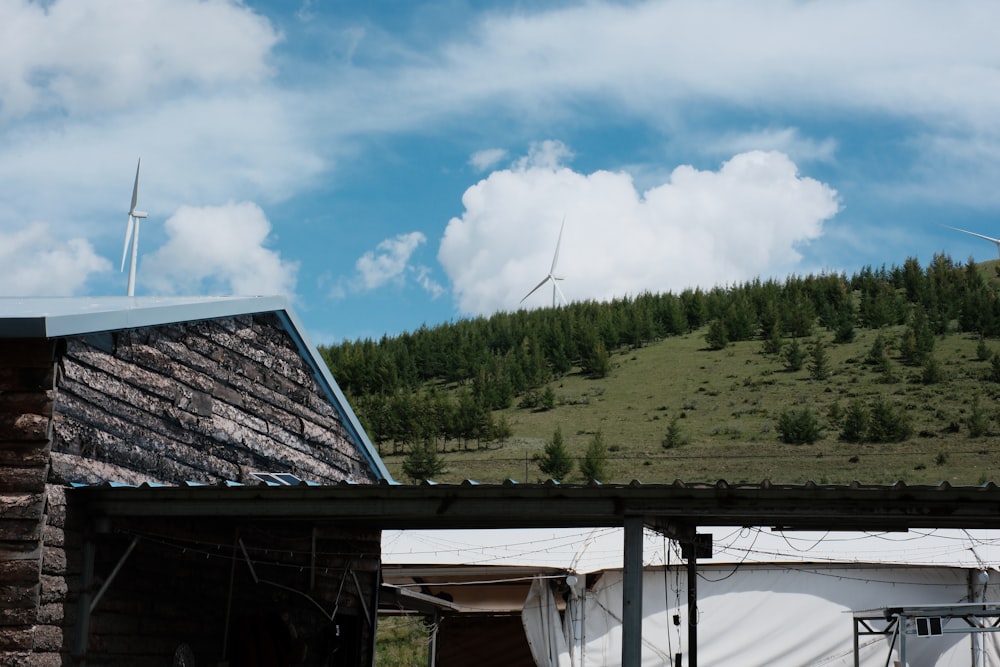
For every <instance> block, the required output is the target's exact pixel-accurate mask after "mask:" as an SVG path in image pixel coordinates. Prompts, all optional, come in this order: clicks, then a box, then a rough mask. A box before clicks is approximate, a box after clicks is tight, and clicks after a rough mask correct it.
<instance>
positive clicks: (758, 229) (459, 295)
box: [438, 151, 838, 314]
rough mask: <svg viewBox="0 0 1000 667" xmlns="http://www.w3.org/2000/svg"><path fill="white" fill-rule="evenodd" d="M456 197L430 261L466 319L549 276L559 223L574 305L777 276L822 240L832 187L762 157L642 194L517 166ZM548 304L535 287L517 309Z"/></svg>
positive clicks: (621, 178) (687, 174) (675, 176)
mask: <svg viewBox="0 0 1000 667" xmlns="http://www.w3.org/2000/svg"><path fill="white" fill-rule="evenodd" d="M462 201H463V204H464V205H465V213H464V215H463V216H462V217H461V218H453V219H452V220H451V221H450V222H449V223H448V227H447V229H446V230H445V234H444V237H443V239H442V241H441V246H440V250H439V253H438V258H439V260H440V261H441V263H442V265H443V266H444V268H445V270H446V272H447V273H448V275H449V277H450V278H451V280H452V283H453V292H454V295H455V300H456V305H457V307H458V309H459V310H460V311H461V312H462V313H468V314H486V313H491V312H494V311H496V310H500V309H504V310H513V309H516V308H518V307H519V306H518V304H519V301H520V299H521V298H522V297H524V295H525V294H527V292H528V291H529V290H530V289H531V288H532V287H534V286H535V285H536V284H537V283H538V281H539V280H541V279H542V278H544V277H545V275H546V274H547V273H548V270H549V267H550V264H551V262H552V258H553V252H554V250H555V245H556V237H557V235H558V233H559V227H560V222H561V220H562V218H563V216H565V218H566V226H565V231H564V234H563V237H562V246H561V250H560V255H559V265H558V267H557V273H559V274H561V275H562V276H564V278H565V280H564V281H563V282H562V284H561V288H562V290H563V292H564V293H565V294H566V296H567V298H569V299H570V300H583V299H609V298H612V297H622V296H625V295H634V294H637V293H639V292H641V291H645V290H649V291H653V292H663V291H680V290H683V289H684V288H686V287H693V286H711V285H718V284H729V283H733V282H739V281H744V280H750V279H753V278H755V277H758V276H761V275H767V276H770V275H775V276H782V275H785V274H787V273H788V272H790V271H792V270H793V269H794V268H795V267H796V264H797V262H798V261H799V260H800V258H801V257H800V255H799V253H798V252H797V250H796V246H797V245H798V244H801V243H805V242H808V241H811V240H814V239H817V238H819V236H820V235H821V233H822V223H823V222H824V221H825V220H828V219H830V218H831V217H832V216H833V215H835V214H836V212H837V210H838V202H837V196H836V193H835V192H834V191H833V190H832V189H831V188H830V187H828V186H826V185H824V184H822V183H820V182H818V181H815V180H813V179H810V178H805V177H802V176H800V175H799V174H798V171H797V168H796V166H795V164H794V163H793V162H792V161H791V160H790V159H789V158H788V157H787V156H786V155H784V154H782V153H778V152H761V151H754V152H749V153H743V154H739V155H736V156H734V157H733V158H732V159H730V160H729V161H727V162H725V163H724V164H723V165H722V166H721V167H720V168H719V170H718V171H700V170H697V169H695V168H693V167H690V166H681V167H677V168H676V169H675V170H674V171H673V172H672V174H671V176H670V178H669V179H668V180H667V181H666V182H664V183H661V184H659V185H657V186H656V187H653V188H651V189H649V190H647V191H646V192H642V193H640V192H638V191H637V190H636V188H635V186H634V184H633V181H632V178H631V176H630V175H629V174H627V173H622V172H617V173H612V172H607V171H597V172H594V173H591V174H580V173H577V172H574V171H572V170H570V169H568V168H565V167H561V166H532V165H526V166H524V168H514V169H509V170H503V171H497V172H494V173H492V174H490V176H489V177H487V178H486V179H484V180H483V181H481V182H479V183H478V184H476V185H474V186H472V187H470V188H469V189H468V190H466V192H465V195H464V196H463V198H462ZM549 299H550V297H549V296H548V293H547V292H546V290H539V292H536V293H535V294H534V295H533V296H532V297H531V299H529V300H528V301H527V302H525V306H529V307H533V306H545V305H549V304H550V303H551V302H550V300H549Z"/></svg>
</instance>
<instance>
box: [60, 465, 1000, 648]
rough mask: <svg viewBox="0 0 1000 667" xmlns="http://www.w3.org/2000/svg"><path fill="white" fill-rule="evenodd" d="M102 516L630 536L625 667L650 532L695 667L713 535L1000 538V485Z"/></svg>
mask: <svg viewBox="0 0 1000 667" xmlns="http://www.w3.org/2000/svg"><path fill="white" fill-rule="evenodd" d="M76 493H77V494H78V498H79V500H80V501H81V502H83V503H85V504H86V505H87V506H88V508H89V512H90V514H91V515H92V516H106V517H108V518H109V519H115V518H142V517H149V516H183V517H226V516H229V517H257V518H262V517H269V518H283V519H306V518H309V519H315V518H325V519H328V520H334V521H336V522H337V523H338V524H342V525H364V526H369V527H377V528H381V529H393V528H397V529H419V528H438V529H450V530H454V529H465V528H473V527H475V528H488V529H500V528H559V527H602V526H615V527H623V528H624V549H623V562H624V569H623V579H622V585H621V600H622V607H621V619H622V635H623V637H622V642H621V647H622V650H621V653H622V664H623V665H624V666H625V667H635V666H637V665H639V664H640V662H641V651H642V586H643V585H642V564H643V563H642V561H643V558H642V554H643V529H644V527H649V528H652V529H654V530H656V531H658V532H661V533H663V534H664V535H667V536H669V537H670V538H672V539H676V540H677V541H678V542H680V543H681V545H682V547H684V548H686V555H685V558H686V559H687V572H688V576H687V581H688V586H687V589H688V590H687V597H688V609H689V614H688V619H689V621H688V631H689V637H690V639H689V642H688V651H689V653H688V662H687V664H688V665H689V666H690V667H697V664H698V663H697V646H698V642H697V617H698V613H697V597H698V596H697V590H696V586H695V584H696V582H697V576H696V569H697V566H696V562H697V558H698V557H700V556H706V555H709V554H710V553H711V548H710V540H707V542H708V546H709V548H708V549H707V550H706V549H705V546H706V540H705V539H704V538H703V537H702V535H700V534H699V533H698V529H699V528H700V527H703V526H706V527H710V526H768V527H774V528H780V529H782V530H823V531H906V530H911V529H935V528H953V529H998V528H1000V488H998V487H997V486H996V485H995V484H992V483H991V484H986V485H983V486H977V487H953V486H951V485H949V484H947V483H943V484H940V485H937V486H907V485H905V484H903V483H897V484H894V485H892V486H866V485H861V484H851V485H846V486H839V485H818V484H812V483H809V484H804V485H774V484H770V483H766V482H765V483H762V484H752V485H750V484H746V485H730V484H728V483H726V482H719V483H717V484H685V483H683V482H676V483H674V484H669V485H661V484H641V483H639V482H634V483H632V484H628V485H587V486H562V485H559V484H554V483H547V484H531V485H519V484H516V483H505V484H497V485H478V484H474V483H465V484H461V485H423V486H401V485H390V484H384V485H372V486H364V485H350V484H342V485H327V486H308V485H304V484H303V485H300V486H292V487H267V486H246V487H222V486H181V487H168V488H163V487H148V486H140V487H132V488H108V487H88V488H84V489H80V490H78V491H77V492H76Z"/></svg>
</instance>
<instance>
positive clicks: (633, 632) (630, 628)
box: [622, 516, 643, 667]
mask: <svg viewBox="0 0 1000 667" xmlns="http://www.w3.org/2000/svg"><path fill="white" fill-rule="evenodd" d="M642 527H643V520H642V517H641V516H626V517H625V571H624V573H623V581H622V667H639V665H640V664H641V663H642Z"/></svg>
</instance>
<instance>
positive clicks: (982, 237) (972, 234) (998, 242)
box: [941, 225, 1000, 245]
mask: <svg viewBox="0 0 1000 667" xmlns="http://www.w3.org/2000/svg"><path fill="white" fill-rule="evenodd" d="M941 226H942V227H944V228H945V229H952V230H954V231H956V232H962V233H963V234H968V235H969V236H975V237H976V238H980V239H983V240H984V241H991V242H992V243H996V244H998V245H1000V239H995V238H993V237H991V236H984V235H982V234H977V233H975V232H970V231H967V230H965V229H959V228H958V227H949V226H948V225H941Z"/></svg>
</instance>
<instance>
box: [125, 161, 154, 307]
mask: <svg viewBox="0 0 1000 667" xmlns="http://www.w3.org/2000/svg"><path fill="white" fill-rule="evenodd" d="M141 164H142V158H139V161H138V162H137V163H136V165H135V183H133V184H132V205H131V206H130V207H129V209H128V226H127V227H125V248H124V249H123V250H122V268H121V270H122V271H124V270H125V258H126V257H127V256H128V250H129V248H128V246H129V240H131V241H132V259H131V261H130V263H129V269H128V292H127V293H128V295H129V296H135V260H136V256H137V255H138V254H139V221H140V220H141V219H143V218H145V217H147V216H148V215H149V214H148V213H146V212H145V211H137V210H136V208H135V203H136V200H138V198H139V166H140V165H141Z"/></svg>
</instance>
